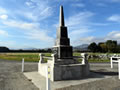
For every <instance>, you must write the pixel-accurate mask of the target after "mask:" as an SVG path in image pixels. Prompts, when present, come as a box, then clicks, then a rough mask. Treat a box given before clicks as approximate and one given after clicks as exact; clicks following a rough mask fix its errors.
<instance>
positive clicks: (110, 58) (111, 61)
mask: <svg viewBox="0 0 120 90" xmlns="http://www.w3.org/2000/svg"><path fill="white" fill-rule="evenodd" d="M110 63H111V68H113V61H112V57H110Z"/></svg>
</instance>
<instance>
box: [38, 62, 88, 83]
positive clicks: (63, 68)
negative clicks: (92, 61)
mask: <svg viewBox="0 0 120 90" xmlns="http://www.w3.org/2000/svg"><path fill="white" fill-rule="evenodd" d="M48 65H49V66H50V79H51V81H61V80H77V79H82V78H85V77H87V76H88V75H89V64H69V65H59V64H53V65H52V64H40V65H39V68H40V69H39V71H38V72H39V73H40V74H41V75H42V76H44V77H46V67H47V66H48Z"/></svg>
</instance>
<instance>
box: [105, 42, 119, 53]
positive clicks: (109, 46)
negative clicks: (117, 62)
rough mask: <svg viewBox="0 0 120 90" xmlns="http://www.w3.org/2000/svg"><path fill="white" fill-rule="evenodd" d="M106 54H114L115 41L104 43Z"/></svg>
mask: <svg viewBox="0 0 120 90" xmlns="http://www.w3.org/2000/svg"><path fill="white" fill-rule="evenodd" d="M106 45H107V49H108V52H110V53H111V52H116V48H117V41H112V40H107V41H106Z"/></svg>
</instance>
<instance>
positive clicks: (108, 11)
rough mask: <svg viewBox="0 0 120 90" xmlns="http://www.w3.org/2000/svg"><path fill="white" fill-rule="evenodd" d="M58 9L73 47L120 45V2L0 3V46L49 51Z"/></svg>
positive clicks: (52, 0)
mask: <svg viewBox="0 0 120 90" xmlns="http://www.w3.org/2000/svg"><path fill="white" fill-rule="evenodd" d="M60 5H63V7H64V14H65V15H64V16H65V25H66V26H67V27H68V32H69V33H68V34H69V37H70V40H71V45H72V46H76V45H81V44H89V43H91V42H103V41H106V40H110V39H112V40H117V41H118V42H120V0H0V46H7V47H9V48H14V49H19V48H47V47H52V46H53V45H54V42H55V38H56V30H57V27H58V24H59V7H60Z"/></svg>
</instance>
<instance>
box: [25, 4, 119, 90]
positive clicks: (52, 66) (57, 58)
mask: <svg viewBox="0 0 120 90" xmlns="http://www.w3.org/2000/svg"><path fill="white" fill-rule="evenodd" d="M81 56H82V57H81V59H82V62H81V63H80V62H78V60H77V58H76V57H75V56H73V48H72V46H71V45H70V38H68V31H67V27H66V26H65V22H64V11H63V6H60V17H59V27H58V29H57V37H56V41H55V45H54V46H53V54H52V55H51V57H52V58H49V59H48V61H47V63H46V62H44V58H45V57H44V55H43V54H42V53H41V54H40V60H39V63H38V71H37V72H24V75H25V76H26V77H27V78H28V79H29V80H31V82H32V83H34V84H35V85H36V86H37V87H38V88H39V89H40V90H108V89H109V90H117V89H118V87H119V84H118V83H119V80H118V77H114V78H112V76H111V75H110V76H109V74H108V73H109V72H110V74H111V73H112V74H113V75H114V74H115V73H114V72H112V71H110V70H111V69H108V71H107V69H100V70H101V71H103V72H104V74H105V72H106V73H107V74H108V75H104V74H99V73H97V72H99V71H96V70H97V68H98V67H99V65H98V64H93V65H92V64H91V65H90V64H89V63H88V60H87V54H86V53H82V54H81ZM105 65H106V64H105ZM105 65H104V64H103V65H102V64H101V65H100V68H101V67H102V68H104V67H105V68H106V67H110V65H108V64H107V66H105ZM112 65H113V64H112V63H111V67H113V66H112ZM91 66H92V67H93V66H94V67H95V68H92V67H91ZM90 69H92V70H93V71H94V70H95V71H96V72H91V70H90ZM104 70H106V71H104ZM48 79H49V85H48V84H46V83H47V82H48ZM46 80H47V81H46ZM113 82H114V83H113ZM108 83H109V84H108ZM111 84H112V85H113V86H114V87H113V86H112V85H111ZM47 87H49V89H47ZM101 88H103V89H101ZM111 88H112V89H111Z"/></svg>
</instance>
